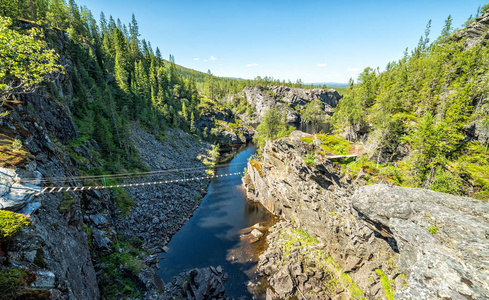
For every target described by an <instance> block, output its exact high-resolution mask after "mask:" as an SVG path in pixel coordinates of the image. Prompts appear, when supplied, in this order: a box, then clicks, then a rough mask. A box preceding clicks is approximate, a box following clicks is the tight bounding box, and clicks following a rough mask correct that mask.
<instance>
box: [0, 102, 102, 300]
mask: <svg viewBox="0 0 489 300" xmlns="http://www.w3.org/2000/svg"><path fill="white" fill-rule="evenodd" d="M23 100H24V105H18V106H15V109H14V110H13V111H12V112H11V113H10V115H9V116H8V117H6V118H3V119H2V124H0V125H1V132H2V134H13V135H14V136H15V137H16V138H18V139H19V140H21V141H22V143H23V144H24V150H25V151H27V154H26V155H25V160H24V162H23V163H21V164H19V165H18V166H17V168H16V169H5V168H1V169H0V203H1V207H2V209H6V210H12V211H15V212H20V213H23V214H28V215H29V216H30V217H29V219H30V225H29V226H28V227H27V228H25V229H24V230H22V231H21V232H20V233H19V234H18V235H17V236H16V237H15V239H14V240H13V242H12V245H11V246H10V247H9V248H8V253H7V257H6V259H7V260H8V262H9V263H10V264H11V265H13V266H15V267H17V268H27V269H29V270H32V271H33V273H34V274H37V277H38V281H37V284H34V287H35V288H39V289H47V290H50V291H51V293H52V294H53V295H58V296H59V295H65V296H66V297H71V298H75V299H97V298H98V297H99V289H98V284H97V279H96V276H95V270H94V267H93V264H92V260H91V254H90V251H89V245H88V242H87V241H88V238H87V235H86V233H85V232H84V231H83V230H82V226H83V215H82V213H81V209H80V208H81V203H82V202H83V201H95V200H94V197H93V194H92V193H85V194H80V193H52V194H37V192H39V191H40V190H41V189H42V188H44V187H47V186H52V185H54V186H58V185H60V184H63V185H69V186H80V185H81V184H82V183H81V182H80V181H78V180H74V179H71V177H72V176H76V175H78V173H77V170H76V164H77V162H76V161H75V160H74V159H72V158H71V157H70V156H69V154H68V153H67V152H66V151H64V150H65V147H66V146H67V145H68V143H69V141H70V140H71V139H75V138H76V137H77V131H76V129H75V127H74V126H73V121H72V119H71V117H70V115H69V112H68V111H67V110H66V108H65V107H64V106H62V105H60V104H59V103H57V102H56V101H53V100H52V99H48V98H45V97H42V96H29V97H25V98H24V99H23ZM29 108H32V109H29ZM96 147H97V145H96V143H93V142H86V143H84V144H82V145H81V146H80V147H77V148H78V149H82V148H83V149H93V148H96ZM89 153H90V152H89V151H88V152H87V155H88V157H85V159H86V161H87V163H88V164H92V163H93V162H92V157H91V155H90V154H89ZM57 177H62V178H65V179H63V180H58V179H57ZM33 178H35V179H36V180H34V181H30V180H31V179H33ZM27 179H28V180H29V181H28V182H23V181H25V180H27ZM32 190H34V191H32ZM62 203H63V204H64V205H61V204H62ZM4 250H5V249H4ZM36 256H39V257H42V261H43V262H44V263H41V264H40V263H38V264H37V265H36V264H35V258H36ZM41 278H42V280H39V279H41Z"/></svg>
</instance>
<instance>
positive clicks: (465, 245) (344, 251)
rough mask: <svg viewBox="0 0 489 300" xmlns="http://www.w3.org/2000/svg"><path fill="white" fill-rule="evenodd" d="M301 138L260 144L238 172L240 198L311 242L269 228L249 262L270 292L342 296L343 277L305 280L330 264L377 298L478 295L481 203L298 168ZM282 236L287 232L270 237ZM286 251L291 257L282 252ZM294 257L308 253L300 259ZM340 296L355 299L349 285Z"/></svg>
mask: <svg viewBox="0 0 489 300" xmlns="http://www.w3.org/2000/svg"><path fill="white" fill-rule="evenodd" d="M303 136H304V134H303V133H301V132H298V131H295V132H293V133H292V134H291V135H290V137H289V138H283V139H280V140H277V141H274V142H271V143H267V145H266V146H265V148H264V149H263V151H262V160H261V163H260V162H253V161H252V162H250V163H249V165H248V175H247V176H246V177H245V178H244V179H243V180H244V183H245V189H246V191H247V195H248V197H249V198H251V199H252V200H255V201H259V202H261V203H262V204H263V205H264V206H265V207H266V208H267V209H268V210H270V211H271V212H272V213H274V214H275V215H277V216H280V217H282V218H284V219H286V220H289V221H291V223H289V224H290V226H292V227H294V228H296V231H298V230H299V232H300V230H303V231H305V232H306V233H307V234H308V235H310V236H311V237H312V238H314V237H315V238H317V241H316V243H318V244H316V246H315V245H314V243H312V244H313V245H312V246H308V244H311V242H309V243H307V242H306V243H305V242H304V241H303V240H301V239H298V238H297V236H298V235H297V234H295V235H294V234H292V233H293V232H294V231H292V233H291V232H290V229H287V230H288V231H287V230H285V229H283V228H278V229H276V230H278V233H277V234H275V236H276V237H275V238H273V236H274V234H271V236H272V240H271V244H272V245H271V246H270V247H271V249H272V250H271V251H269V252H267V253H266V254H265V256H264V257H262V258H261V259H260V263H259V264H260V265H261V266H262V267H261V269H262V273H263V274H265V275H269V276H270V283H271V286H272V287H273V288H274V291H271V292H270V295H271V297H272V296H281V297H285V296H290V295H291V294H294V293H298V291H299V292H301V293H306V295H308V296H307V297H308V299H309V298H311V299H321V296H320V295H322V294H318V293H323V291H324V290H326V291H325V292H324V293H327V295H328V296H330V297H333V296H334V294H335V293H337V294H342V293H344V290H343V289H342V288H339V287H341V286H343V287H351V286H353V285H352V284H348V282H347V281H346V282H345V281H343V282H342V283H341V284H338V285H334V288H336V292H332V290H333V291H334V288H333V289H326V288H324V287H323V286H321V288H318V289H315V286H314V285H313V286H311V282H312V283H314V282H315V280H316V279H317V278H316V277H315V276H317V274H320V275H319V276H320V277H324V274H331V275H330V276H329V278H330V279H331V278H343V276H342V275H338V270H340V274H347V275H348V276H350V278H351V279H352V281H353V282H354V283H355V284H356V285H357V286H358V287H359V289H360V290H362V291H363V295H364V296H365V297H367V298H369V299H373V298H387V297H389V296H388V295H389V294H392V293H393V292H397V293H396V297H399V298H402V299H421V298H422V299H427V298H438V297H441V298H443V297H448V298H453V299H457V298H463V297H465V296H468V297H472V298H473V299H482V298H486V297H487V296H488V293H489V287H488V286H487V278H488V277H487V276H488V275H489V273H488V269H487V268H486V267H485V266H481V263H482V262H483V259H482V257H481V254H482V253H486V252H487V251H488V250H489V243H488V242H487V236H485V235H487V232H488V231H487V229H488V228H489V227H488V226H489V219H488V216H489V214H488V212H489V204H488V203H487V202H481V201H478V200H474V199H470V198H464V197H456V196H450V195H446V194H442V193H436V192H430V191H425V190H420V189H407V188H400V187H388V186H385V185H374V186H364V187H361V188H357V187H358V186H360V185H362V179H361V178H362V175H361V174H360V175H359V177H358V178H357V179H356V180H353V179H351V178H348V177H347V176H343V173H342V170H341V167H340V166H339V165H337V164H336V163H334V162H333V161H329V160H327V159H324V160H322V161H321V160H319V159H316V161H315V166H314V167H309V166H307V165H306V164H305V163H304V161H303V157H305V155H306V154H307V153H310V152H312V151H314V150H315V149H314V143H312V144H307V143H306V142H303V141H302V140H301V137H303ZM454 220H456V221H454ZM284 226H285V225H282V227H284ZM285 227H286V226H285ZM284 230H285V231H284ZM277 236H278V237H281V238H280V239H279V238H278V237H277ZM284 236H289V237H291V239H289V241H288V242H287V241H285V242H284V241H280V240H281V239H283V237H284ZM299 236H300V235H299ZM306 236H307V235H306ZM297 240H298V241H297ZM294 241H295V242H294ZM269 242H270V241H269ZM275 242H277V243H279V245H278V246H277V245H275V246H274V243H275ZM280 243H282V244H284V245H287V243H292V245H293V246H294V245H295V246H296V247H295V248H294V247H293V246H288V247H289V248H287V246H280ZM290 247H292V248H290ZM296 248H297V249H296ZM318 248H319V250H320V249H321V248H324V250H323V252H321V251H319V250H318ZM280 249H282V250H280ZM284 249H285V250H284ZM294 249H295V250H294ZM464 249H465V250H466V251H464ZM294 251H295V252H296V253H301V255H298V256H297V257H296V258H294V256H290V252H294ZM318 251H319V252H318ZM318 253H319V254H318ZM321 253H322V254H321ZM313 254H314V255H313ZM301 256H305V257H308V260H306V261H301V259H300V257H301ZM291 257H292V258H291ZM325 257H326V258H327V257H331V258H332V260H334V262H335V263H336V264H337V265H338V266H339V267H341V268H340V269H338V268H335V264H331V262H330V263H329V264H330V265H331V267H329V271H328V267H327V265H328V264H327V263H326V262H327V261H328V260H327V259H326V260H325ZM311 259H312V260H313V264H311V261H310V260H311ZM284 261H287V263H285V266H286V267H285V269H284V268H283V267H282V266H283V264H282V263H283V262H284ZM325 261H326V262H325ZM288 262H290V263H288ZM297 264H298V265H299V266H300V269H298V268H297ZM318 265H319V266H324V265H326V268H323V269H318ZM334 269H336V271H335V270H334ZM298 270H300V272H299V271H298ZM334 274H337V275H336V276H335V275H334ZM445 274H450V276H448V277H446V276H445ZM435 278H436V280H435ZM316 281H317V280H316ZM323 281H324V280H323ZM323 281H321V282H323ZM326 281H327V280H326ZM308 282H309V285H308ZM386 283H388V284H389V288H388V289H386ZM316 284H317V283H316ZM406 284H407V285H406ZM349 295H350V296H349V297H351V298H356V297H357V296H358V293H355V292H354V289H352V291H351V293H349Z"/></svg>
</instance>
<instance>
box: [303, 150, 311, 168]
mask: <svg viewBox="0 0 489 300" xmlns="http://www.w3.org/2000/svg"><path fill="white" fill-rule="evenodd" d="M302 160H304V163H305V164H306V165H308V166H310V167H314V153H309V154H307V155H306V156H305V157H303V158H302Z"/></svg>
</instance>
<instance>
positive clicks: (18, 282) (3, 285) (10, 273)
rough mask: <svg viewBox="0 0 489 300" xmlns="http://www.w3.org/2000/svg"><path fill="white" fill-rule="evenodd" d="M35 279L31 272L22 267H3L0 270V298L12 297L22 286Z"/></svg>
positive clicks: (14, 296)
mask: <svg viewBox="0 0 489 300" xmlns="http://www.w3.org/2000/svg"><path fill="white" fill-rule="evenodd" d="M34 280H35V276H34V275H33V274H32V272H30V271H28V270H23V269H3V270H1V271H0V291H2V293H1V294H0V299H14V298H16V296H18V295H19V292H20V291H21V290H22V288H24V287H26V286H27V285H28V284H30V283H32V282H33V281H34Z"/></svg>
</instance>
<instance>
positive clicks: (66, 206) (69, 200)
mask: <svg viewBox="0 0 489 300" xmlns="http://www.w3.org/2000/svg"><path fill="white" fill-rule="evenodd" d="M62 195H63V200H61V203H60V204H59V206H58V211H59V212H60V213H65V212H67V211H69V210H71V208H72V207H73V204H74V203H75V196H73V194H72V193H69V192H63V193H62Z"/></svg>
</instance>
